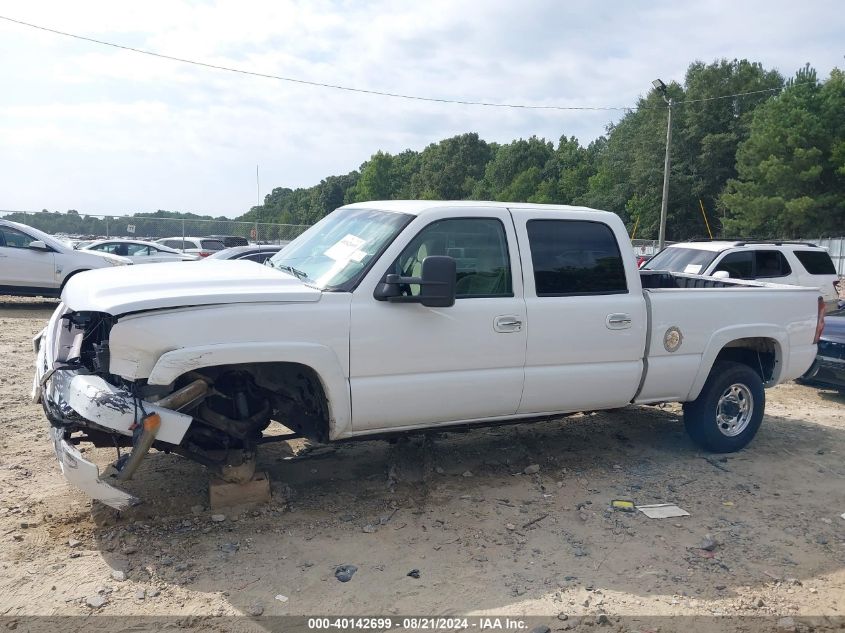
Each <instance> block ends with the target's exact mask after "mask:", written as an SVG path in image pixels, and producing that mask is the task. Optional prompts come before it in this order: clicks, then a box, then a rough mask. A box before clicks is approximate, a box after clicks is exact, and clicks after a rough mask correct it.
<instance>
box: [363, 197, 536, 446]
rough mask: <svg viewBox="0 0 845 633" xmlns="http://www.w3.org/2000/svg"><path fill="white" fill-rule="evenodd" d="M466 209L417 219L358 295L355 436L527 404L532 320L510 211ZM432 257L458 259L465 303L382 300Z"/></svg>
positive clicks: (459, 290) (511, 410) (502, 412)
mask: <svg viewBox="0 0 845 633" xmlns="http://www.w3.org/2000/svg"><path fill="white" fill-rule="evenodd" d="M459 213H460V216H461V217H455V215H456V210H454V209H453V210H443V211H438V212H437V213H436V214H429V215H426V216H425V217H424V218H417V219H415V220H414V221H413V222H411V223H410V224H409V225H408V227H407V228H406V229H405V230H404V231H403V233H402V234H401V235H400V236H399V238H398V239H397V240H396V242H395V243H394V244H393V245H392V246H391V248H390V249H388V251H387V252H386V253H385V255H384V256H382V258H381V259H380V261H379V262H378V264H377V265H376V267H375V268H374V269H373V270H372V271H371V272H370V274H369V275H368V276H367V278H366V279H365V280H364V282H362V284H361V285H360V286H359V287H358V289H356V291H355V292H354V296H353V300H352V305H351V310H352V315H351V321H352V329H351V334H350V341H351V342H350V388H351V396H352V428H353V431H354V432H355V433H359V432H375V431H378V430H394V429H399V428H407V427H414V426H428V425H431V424H439V423H449V422H459V421H472V420H479V419H484V418H494V417H500V416H509V415H514V414H515V413H516V411H517V409H518V408H519V401H520V397H521V394H522V385H523V375H524V368H523V366H524V362H525V342H526V332H527V330H528V323H527V322H526V315H525V302H524V300H523V297H522V277H521V272H520V262H519V250H518V249H517V247H516V236H515V234H514V229H513V222H512V220H511V218H510V214H509V213H508V212H507V210H505V209H490V208H485V209H471V208H461V209H460V211H459ZM430 255H447V256H449V257H453V258H454V259H455V261H456V263H457V284H456V295H457V298H456V300H455V305H453V306H452V307H449V308H428V307H424V306H422V305H421V304H418V303H390V302H387V301H377V300H376V299H375V298H374V297H373V290H374V289H375V286H376V284H377V283H378V282H380V281H381V280H382V279H383V278H384V275H386V274H388V273H399V274H401V275H404V276H419V275H420V273H421V269H422V261H423V260H424V259H425V258H426V257H428V256H430ZM406 292H407V294H411V295H415V294H418V293H419V287H417V286H408V287H407V288H406Z"/></svg>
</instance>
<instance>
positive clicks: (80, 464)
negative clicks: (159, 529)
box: [50, 426, 140, 510]
mask: <svg viewBox="0 0 845 633" xmlns="http://www.w3.org/2000/svg"><path fill="white" fill-rule="evenodd" d="M50 438H51V439H52V440H53V450H55V452H56V458H57V459H58V460H59V468H61V469H62V474H63V475H64V476H65V479H67V480H68V481H69V482H70V483H72V484H73V485H74V486H76V487H77V488H79V489H80V490H81V491H82V492H84V493H85V494H87V495H88V496H89V497H91V498H92V499H98V500H99V501H102V502H103V503H105V504H106V505H107V506H111V507H112V508H115V509H117V510H125V509H126V508H128V507H130V506H134V505H137V504H139V503H140V499H138V498H137V497H133V496H132V495H130V494H129V493H127V492H123V491H122V490H118V489H117V488H115V487H114V486H112V485H111V484H108V483H106V482H105V481H103V479H101V478H100V469H99V468H98V467H97V465H96V464H93V463H91V462H89V461H88V460H87V459H85V458H84V457H82V455H81V454H80V453H79V451H78V450H76V448H75V447H74V446H73V445H71V444H69V443H68V441H67V440H66V439H65V431H64V429H60V428H56V427H55V426H51V427H50Z"/></svg>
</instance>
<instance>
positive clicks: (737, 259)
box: [713, 251, 754, 279]
mask: <svg viewBox="0 0 845 633" xmlns="http://www.w3.org/2000/svg"><path fill="white" fill-rule="evenodd" d="M713 270H714V272H719V271H720V270H724V271H725V272H727V273H728V274H729V275H730V276H731V277H732V278H733V279H752V278H753V277H754V252H753V251H737V252H734V253H728V254H727V255H725V256H724V257H723V258H722V259H721V260H720V261H719V262H718V263H717V264H716V266H714V267H713Z"/></svg>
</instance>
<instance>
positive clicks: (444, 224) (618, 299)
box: [33, 201, 824, 508]
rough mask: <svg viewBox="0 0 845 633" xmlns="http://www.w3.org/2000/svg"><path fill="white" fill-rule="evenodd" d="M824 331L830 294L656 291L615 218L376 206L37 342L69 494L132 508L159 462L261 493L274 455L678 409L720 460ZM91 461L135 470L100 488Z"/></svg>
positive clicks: (716, 282)
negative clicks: (290, 449) (89, 445)
mask: <svg viewBox="0 0 845 633" xmlns="http://www.w3.org/2000/svg"><path fill="white" fill-rule="evenodd" d="M200 268H201V269H202V270H200ZM823 323H824V306H823V304H822V302H821V298H820V295H819V291H818V290H817V289H809V288H799V287H793V286H780V285H773V284H765V283H759V282H750V281H740V280H720V279H713V278H707V277H701V276H696V275H689V274H675V273H666V272H661V271H638V270H637V265H636V262H635V259H634V256H633V251H632V248H631V244H630V242H629V240H628V237H627V235H626V232H625V227H624V225H623V224H622V222H621V220H620V219H619V218H618V217H617V216H616V215H614V214H612V213H606V212H602V211H595V210H592V209H586V208H575V207H565V206H547V205H530V204H516V203H513V204H510V203H490V202H431V201H390V202H369V203H359V204H353V205H349V206H345V207H342V208H340V209H338V210H336V211H335V212H334V213H332V214H330V215H329V216H327V217H326V218H324V219H323V220H321V221H320V222H319V223H318V224H316V225H315V226H313V227H312V228H311V229H309V230H308V231H306V232H305V233H304V234H302V235H301V236H300V237H299V238H297V239H296V240H294V241H293V242H292V243H291V244H289V245H288V246H287V247H285V248H284V249H283V250H282V251H281V252H279V253H278V254H277V255H276V256H274V257H273V258H272V259H271V260H270V261H269V262H268V265H267V266H264V267H261V266H256V265H255V264H253V263H251V262H242V261H209V262H207V263H206V264H205V265H203V266H199V267H195V266H185V265H184V264H160V265H158V266H153V267H146V266H143V267H135V266H127V267H121V268H119V269H113V270H97V271H92V272H88V273H84V274H81V275H78V276H77V277H74V278H73V279H72V280H71V281H70V282H69V283H68V284H67V287H66V288H65V289H64V293H63V294H62V303H61V304H60V306H59V307H58V309H57V310H56V312H55V314H54V315H53V317H52V318H51V320H50V322H49V325H48V326H47V328H46V329H45V330H44V332H43V333H42V334H41V335H39V337H37V338H36V341H35V347H36V350H37V361H36V375H35V381H34V388H33V397H34V399H35V400H36V401H40V402H42V403H43V406H44V410H45V412H46V414H47V417H48V418H49V420H50V425H51V433H52V437H53V441H54V445H55V448H56V452H57V455H58V457H59V460H60V464H61V466H62V470H63V472H64V473H65V475H66V476H67V477H68V478H69V479H70V480H71V482H72V483H74V484H75V485H77V486H79V487H80V488H83V489H84V490H86V491H87V492H88V493H89V494H90V495H91V496H93V497H95V498H98V499H100V500H102V501H103V502H105V503H107V504H109V505H111V506H113V507H117V508H121V507H125V506H127V505H129V504H133V503H136V502H137V499H136V498H135V497H133V496H132V495H130V494H128V493H126V492H124V491H122V490H120V489H119V487H116V486H115V485H114V484H119V483H120V482H121V481H122V480H126V479H128V478H130V477H131V476H132V475H133V473H135V471H136V468H137V467H138V464H139V463H140V462H141V460H142V459H143V458H144V456H145V455H146V454H147V452H148V451H149V449H150V447H154V448H157V449H162V450H169V451H171V452H175V453H178V454H181V455H184V456H186V457H188V458H191V459H194V460H196V461H198V462H200V463H202V464H205V465H206V466H208V467H209V468H212V469H214V470H215V471H216V473H217V474H218V475H220V474H222V475H223V476H224V477H225V478H227V479H229V480H233V481H243V480H245V479H246V478H249V477H250V476H252V469H254V454H255V451H256V449H257V447H258V446H259V445H260V444H261V443H263V442H266V441H272V440H274V439H276V440H278V439H288V438H290V437H293V436H300V437H302V436H304V437H307V438H309V439H311V440H313V441H316V442H333V441H338V440H346V439H353V438H364V439H366V438H372V437H374V436H384V435H387V434H392V433H397V432H406V431H420V430H423V429H443V428H449V427H452V426H456V425H463V426H469V425H483V424H490V423H501V422H504V421H519V420H529V419H543V418H546V419H547V418H549V417H553V416H558V415H561V414H565V413H571V412H575V411H589V410H598V409H613V408H617V407H623V406H625V405H628V404H651V403H659V402H682V403H684V421H685V425H686V428H687V430H688V431H689V434H690V435H691V436H692V438H693V440H694V441H695V442H696V443H697V444H699V445H700V446H702V447H703V448H705V449H708V450H712V451H721V452H725V451H735V450H738V449H740V448H742V447H743V446H745V445H746V444H747V443H748V442H749V441H750V440H751V439H752V437H753V436H754V435H755V433H756V432H757V429H758V427H759V426H760V423H761V421H762V417H763V409H764V406H765V395H764V391H763V389H764V387H766V386H772V385H775V384H777V383H779V382H781V381H784V380H789V379H792V378H796V377H798V376H800V375H801V374H803V373H804V372H805V371H806V370H807V368H808V367H809V366H810V364H811V363H812V362H813V359H814V357H815V355H816V341H817V339H818V336H819V333H820V332H821V328H822V326H823ZM272 423H281V424H282V425H283V426H284V427H286V428H287V429H288V430H289V431H290V433H287V434H285V433H281V432H279V431H275V432H272V433H265V432H264V431H265V430H266V429H267V428H268V427H269V426H270V425H271V424H272ZM80 441H90V442H93V443H94V444H95V445H104V446H113V445H114V444H115V443H118V444H122V445H124V446H127V447H131V451H130V452H128V453H126V454H125V455H124V456H123V458H121V459H119V460H118V461H117V462H116V463H115V464H114V465H113V466H111V467H109V469H108V470H107V471H106V473H104V474H103V475H101V474H100V473H99V470H98V468H97V466H96V465H94V464H92V463H90V462H88V461H87V460H85V459H84V458H83V457H82V455H81V454H80V453H79V452H78V451H77V450H76V449H75V448H74V445H75V444H77V443H79V442H80Z"/></svg>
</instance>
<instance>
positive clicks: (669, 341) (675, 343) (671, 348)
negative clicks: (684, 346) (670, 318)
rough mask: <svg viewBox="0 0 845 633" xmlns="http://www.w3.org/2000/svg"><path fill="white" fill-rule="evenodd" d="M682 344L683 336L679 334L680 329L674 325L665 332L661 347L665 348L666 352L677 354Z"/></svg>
mask: <svg viewBox="0 0 845 633" xmlns="http://www.w3.org/2000/svg"><path fill="white" fill-rule="evenodd" d="M683 342H684V335H683V334H681V330H680V328H677V327H675V326H674V325H673V326H672V327H670V328H669V329H668V330H666V334H664V335H663V347H665V348H666V351H667V352H677V351H678V348H679V347H680V346H681V343H683Z"/></svg>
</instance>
